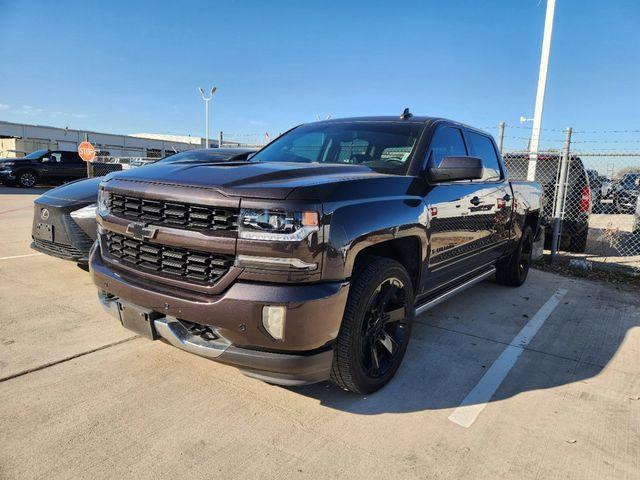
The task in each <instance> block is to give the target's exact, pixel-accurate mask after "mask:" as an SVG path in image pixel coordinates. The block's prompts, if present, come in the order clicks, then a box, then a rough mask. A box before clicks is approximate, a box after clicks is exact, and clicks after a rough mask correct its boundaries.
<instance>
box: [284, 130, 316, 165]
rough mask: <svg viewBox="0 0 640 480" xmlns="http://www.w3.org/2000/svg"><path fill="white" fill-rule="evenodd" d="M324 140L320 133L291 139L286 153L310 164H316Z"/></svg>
mask: <svg viewBox="0 0 640 480" xmlns="http://www.w3.org/2000/svg"><path fill="white" fill-rule="evenodd" d="M324 139H325V135H324V133H322V132H308V133H306V134H304V135H302V136H300V137H298V138H295V139H293V140H292V141H291V145H290V148H289V150H288V152H287V153H288V154H290V155H295V156H297V157H301V158H305V159H307V160H309V161H311V162H317V161H318V156H319V155H320V150H321V149H322V145H323V144H324Z"/></svg>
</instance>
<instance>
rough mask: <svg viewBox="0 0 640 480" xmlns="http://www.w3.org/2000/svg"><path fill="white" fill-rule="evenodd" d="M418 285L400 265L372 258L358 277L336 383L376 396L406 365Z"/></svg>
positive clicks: (341, 337)
mask: <svg viewBox="0 0 640 480" xmlns="http://www.w3.org/2000/svg"><path fill="white" fill-rule="evenodd" d="M413 302H414V299H413V286H412V283H411V279H410V278H409V275H408V274H407V271H406V270H405V268H404V267H403V266H402V265H401V264H399V263H398V262H396V261H394V260H391V259H388V258H380V257H369V259H367V263H366V266H364V267H363V268H361V269H360V271H359V272H358V273H357V274H355V275H354V277H353V278H352V282H351V287H350V291H349V298H348V300H347V305H346V308H345V313H344V317H343V319H342V325H341V327H340V333H339V334H338V338H337V340H336V345H335V350H334V352H335V353H334V359H333V366H332V371H331V379H332V380H333V382H334V383H336V384H337V385H338V386H340V387H342V388H344V389H345V390H349V391H351V392H354V393H361V394H362V393H371V392H375V391H376V390H378V389H379V388H381V387H383V386H384V385H386V384H387V382H389V380H391V378H392V377H393V375H394V374H395V373H396V371H397V370H398V367H399V366H400V364H401V363H402V359H403V357H404V354H405V351H406V349H407V345H408V343H409V336H410V334H411V326H412V322H413V315H414V306H413Z"/></svg>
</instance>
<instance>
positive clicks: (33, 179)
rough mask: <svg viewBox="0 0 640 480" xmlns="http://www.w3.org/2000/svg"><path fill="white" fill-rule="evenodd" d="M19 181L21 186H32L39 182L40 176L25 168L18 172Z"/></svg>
mask: <svg viewBox="0 0 640 480" xmlns="http://www.w3.org/2000/svg"><path fill="white" fill-rule="evenodd" d="M17 182H18V185H20V186H21V187H24V188H32V187H35V185H36V183H37V182H38V176H37V174H36V173H35V172H32V171H31V170H25V171H23V172H20V173H19V174H18V178H17Z"/></svg>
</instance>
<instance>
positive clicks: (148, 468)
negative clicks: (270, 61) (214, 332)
mask: <svg viewBox="0 0 640 480" xmlns="http://www.w3.org/2000/svg"><path fill="white" fill-rule="evenodd" d="M38 193H40V192H38V191H37V190H31V191H28V190H18V189H0V478H7V479H17V478H47V479H50V478H91V479H94V478H123V477H127V478H187V477H188V478H230V479H233V478H242V479H246V478H367V479H373V478H387V479H389V478H394V479H395V478H438V479H472V478H491V479H501V478H513V479H551V478H558V479H566V478H572V479H573V478H575V479H606V478H615V479H637V478H639V476H640V474H639V472H640V328H639V326H640V301H639V298H638V297H639V296H638V292H637V291H632V290H629V289H625V288H620V289H618V288H616V287H614V286H611V285H607V284H604V283H595V282H591V281H586V280H581V279H570V278H566V277H559V276H555V275H553V274H550V273H544V272H540V271H532V272H531V276H530V278H529V280H528V282H527V283H526V284H525V286H523V287H521V288H519V289H512V288H507V287H502V286H499V285H497V284H495V283H494V282H492V281H486V282H483V283H482V284H480V285H478V286H476V287H474V288H472V289H470V290H468V291H467V292H465V293H464V294H462V295H461V296H458V297H457V298H455V299H453V300H451V301H449V302H447V303H445V304H442V305H440V306H438V307H436V308H435V309H433V310H431V311H430V312H427V313H425V314H423V315H421V316H420V317H418V318H417V319H416V325H415V326H414V331H413V336H412V340H411V344H410V346H409V350H408V352H407V356H406V357H405V361H404V364H403V366H402V367H401V369H400V370H399V372H398V374H397V375H396V378H395V379H394V380H393V381H392V382H391V383H390V384H389V385H388V386H387V387H386V388H384V389H383V390H381V391H380V392H378V393H376V394H373V395H370V396H364V397H363V396H357V395H352V394H349V393H346V392H342V391H340V390H339V389H337V388H336V387H335V386H333V385H330V384H328V383H321V384H317V385H312V386H308V387H299V388H282V387H277V386H272V385H267V384H265V383H262V382H259V381H257V380H253V379H249V378H247V377H245V376H243V375H242V374H241V373H239V372H238V371H237V370H235V369H234V368H232V367H227V366H223V365H220V364H216V363H215V362H212V361H208V360H205V359H202V358H199V357H195V356H192V355H189V354H187V353H184V352H182V351H179V350H176V349H174V348H172V347H170V346H168V345H166V344H164V343H162V342H159V341H157V342H151V341H148V340H145V339H142V338H138V337H135V336H134V335H132V334H131V333H129V332H128V331H126V330H124V329H122V327H121V326H120V325H119V324H118V323H117V322H116V321H115V320H113V319H112V318H111V317H108V316H107V315H106V314H104V313H103V312H102V310H101V309H100V307H99V305H98V302H97V300H96V298H95V289H94V287H93V285H92V283H91V281H90V278H89V275H88V274H87V273H86V272H84V271H82V270H80V269H78V268H77V267H76V266H75V265H74V264H72V263H69V262H65V261H62V260H58V259H55V258H51V257H48V256H44V255H37V254H35V252H33V251H32V250H30V249H29V242H30V239H29V235H30V229H31V215H32V207H31V202H32V201H33V199H34V198H35V197H36V196H37V194H38ZM464 423H468V425H467V426H462V425H461V424H464Z"/></svg>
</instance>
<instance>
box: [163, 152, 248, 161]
mask: <svg viewBox="0 0 640 480" xmlns="http://www.w3.org/2000/svg"><path fill="white" fill-rule="evenodd" d="M240 153H241V152H229V151H227V152H216V151H215V150H189V151H187V152H181V153H176V154H175V155H171V156H169V157H165V158H163V159H162V160H160V161H158V162H157V163H175V162H180V163H189V162H224V161H227V160H230V159H232V158H234V157H236V156H238V155H240Z"/></svg>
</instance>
